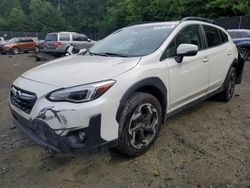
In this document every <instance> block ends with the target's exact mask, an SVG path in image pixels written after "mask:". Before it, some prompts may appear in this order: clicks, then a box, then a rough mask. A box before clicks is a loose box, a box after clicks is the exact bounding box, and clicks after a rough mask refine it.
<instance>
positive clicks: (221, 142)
mask: <svg viewBox="0 0 250 188" xmlns="http://www.w3.org/2000/svg"><path fill="white" fill-rule="evenodd" d="M40 64H41V62H36V61H35V58H34V57H30V54H20V55H18V56H8V55H0V187H3V188H4V187H11V188H12V187H41V188H44V187H57V188H60V187H61V188H62V187H108V188H110V187H135V188H139V187H219V188H220V187H226V188H227V187H237V188H238V187H242V188H245V187H250V62H248V63H246V67H245V70H244V78H243V82H242V84H241V85H239V86H237V88H236V92H235V95H234V97H233V99H232V101H230V102H229V103H222V102H218V101H214V100H207V101H205V102H202V103H201V104H199V105H198V106H196V107H193V108H191V109H189V110H187V111H185V112H182V113H180V114H179V115H176V116H174V117H172V118H171V119H169V120H168V122H167V124H165V125H163V126H162V128H161V131H160V135H159V138H158V139H157V141H156V143H155V144H154V146H153V147H152V149H151V150H150V151H149V152H147V153H146V154H145V155H142V156H140V157H138V158H135V159H126V158H124V157H122V156H120V155H119V154H117V153H115V152H113V151H109V150H108V151H102V152H95V153H77V154H58V155H55V156H50V155H49V154H48V153H47V152H46V151H45V150H44V149H43V148H41V147H39V146H37V145H35V144H34V143H33V142H31V141H30V140H29V139H27V138H26V137H25V136H24V135H22V134H21V132H20V131H19V130H17V129H12V130H11V129H10V125H11V115H10V111H9V106H8V95H9V94H8V93H9V87H10V85H11V83H12V81H14V80H15V79H16V78H17V77H18V76H19V75H20V74H21V73H23V72H24V71H26V70H28V69H30V68H32V67H35V66H38V65H40Z"/></svg>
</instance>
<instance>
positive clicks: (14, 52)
mask: <svg viewBox="0 0 250 188" xmlns="http://www.w3.org/2000/svg"><path fill="white" fill-rule="evenodd" d="M12 52H13V54H15V55H17V54H19V49H18V48H16V47H15V48H13V50H12Z"/></svg>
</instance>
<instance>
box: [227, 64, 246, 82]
mask: <svg viewBox="0 0 250 188" xmlns="http://www.w3.org/2000/svg"><path fill="white" fill-rule="evenodd" d="M244 65H245V61H242V60H240V59H239V60H238V59H234V61H233V62H232V64H231V66H230V68H229V69H228V72H227V75H228V73H229V71H230V69H231V67H234V68H235V69H236V74H237V79H236V84H240V83H241V81H242V74H243V69H244Z"/></svg>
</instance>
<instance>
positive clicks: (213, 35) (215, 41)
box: [203, 25, 222, 48]
mask: <svg viewBox="0 0 250 188" xmlns="http://www.w3.org/2000/svg"><path fill="white" fill-rule="evenodd" d="M203 27H204V30H205V34H206V38H207V44H208V47H209V48H211V47H214V46H218V45H220V44H221V43H222V41H221V38H220V33H219V30H218V29H217V28H215V27H211V26H208V25H203Z"/></svg>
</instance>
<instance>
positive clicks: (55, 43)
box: [54, 41, 62, 47]
mask: <svg viewBox="0 0 250 188" xmlns="http://www.w3.org/2000/svg"><path fill="white" fill-rule="evenodd" d="M54 45H55V46H56V47H58V46H61V45H62V43H61V42H58V41H56V42H54Z"/></svg>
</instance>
